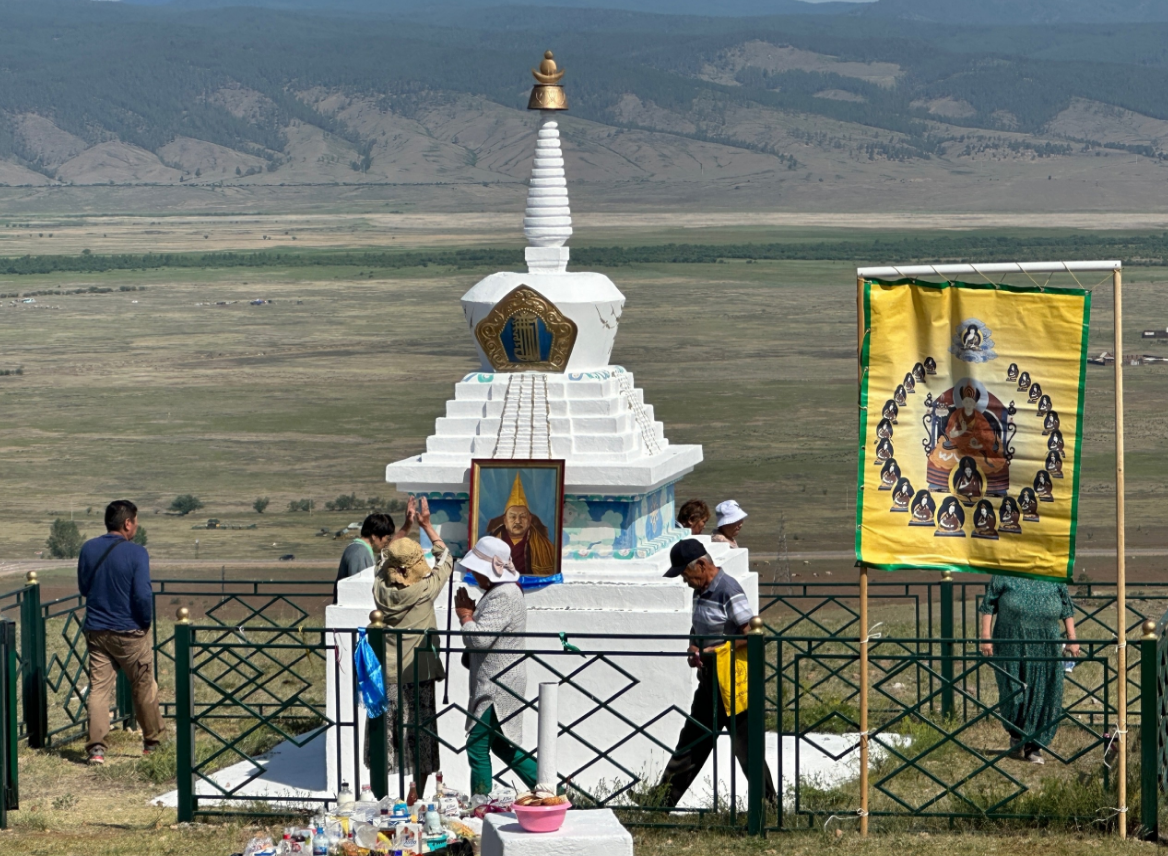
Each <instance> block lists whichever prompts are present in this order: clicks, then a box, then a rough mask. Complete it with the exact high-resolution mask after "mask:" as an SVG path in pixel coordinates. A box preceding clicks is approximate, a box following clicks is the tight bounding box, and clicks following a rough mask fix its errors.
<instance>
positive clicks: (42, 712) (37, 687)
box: [20, 571, 49, 749]
mask: <svg viewBox="0 0 1168 856" xmlns="http://www.w3.org/2000/svg"><path fill="white" fill-rule="evenodd" d="M26 580H27V585H26V586H25V589H24V598H23V600H21V602H20V654H21V659H22V660H23V661H24V677H23V681H22V685H23V691H24V731H25V734H27V735H28V746H29V748H30V749H44V748H45V743H46V742H47V741H48V734H49V686H48V675H47V672H48V666H47V663H46V657H45V614H44V612H43V611H42V610H41V587H40V585H39V584H38V583H37V575H36V571H29V572H28V576H27V577H26Z"/></svg>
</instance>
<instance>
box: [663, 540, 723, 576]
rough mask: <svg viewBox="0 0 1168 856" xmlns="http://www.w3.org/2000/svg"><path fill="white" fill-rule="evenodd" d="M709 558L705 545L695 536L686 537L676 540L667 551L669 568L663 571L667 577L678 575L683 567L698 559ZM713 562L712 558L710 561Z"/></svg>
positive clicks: (682, 571)
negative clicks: (682, 539)
mask: <svg viewBox="0 0 1168 856" xmlns="http://www.w3.org/2000/svg"><path fill="white" fill-rule="evenodd" d="M703 558H709V557H708V555H707V554H706V545H705V544H703V543H702V542H701V541H699V540H698V539H696V538H686V539H685V540H684V541H678V542H677V543H676V544H674V545H673V549H672V550H670V551H669V564H670V566H671V567H670V568H669V570H668V571H666V572H665V576H667V577H680V576H681V575H682V574H683V573H685V569H686V568H688V567H689V566H690V565H691V564H693V563H694V562H696V561H697V560H698V559H703ZM710 564H713V560H711V561H710Z"/></svg>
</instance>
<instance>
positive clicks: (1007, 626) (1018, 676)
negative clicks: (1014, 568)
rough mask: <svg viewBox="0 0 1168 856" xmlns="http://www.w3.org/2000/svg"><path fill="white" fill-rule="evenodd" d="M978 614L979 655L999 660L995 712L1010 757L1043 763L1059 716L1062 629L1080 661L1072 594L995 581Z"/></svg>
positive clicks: (1037, 583)
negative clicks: (1006, 737) (1007, 739)
mask: <svg viewBox="0 0 1168 856" xmlns="http://www.w3.org/2000/svg"><path fill="white" fill-rule="evenodd" d="M978 612H980V613H981V653H982V654H984V655H985V656H987V657H994V658H995V659H996V660H997V661H998V662H997V663H996V664H995V669H994V672H995V676H996V677H997V682H998V698H999V699H1000V702H999V711H1000V713H1001V716H1002V718H1003V719H1004V720H1005V727H1006V732H1007V733H1008V734H1009V735H1010V739H1011V741H1013V745H1012V746H1011V748H1010V757H1012V758H1017V759H1020V760H1024V761H1029V762H1030V763H1032V764H1042V763H1045V762H1044V761H1043V758H1042V747H1044V746H1050V744H1051V741H1053V740H1054V735H1055V733H1056V732H1057V731H1058V726H1059V719H1060V718H1061V717H1062V711H1063V677H1064V675H1065V673H1066V670H1065V667H1064V665H1063V663H1062V662H1060V661H1059V659H1058V658H1059V657H1060V656H1062V653H1061V651H1062V646H1063V644H1064V639H1063V634H1062V628H1061V627H1060V626H1059V625H1060V624H1062V625H1064V626H1065V627H1066V639H1065V644H1066V653H1067V654H1069V655H1070V656H1072V657H1078V656H1079V644H1078V643H1077V642H1076V641H1075V619H1074V613H1075V606H1074V604H1073V603H1072V602H1071V594H1070V592H1068V591H1067V587H1066V586H1065V585H1063V584H1061V583H1053V582H1047V581H1045V580H1034V579H1028V578H1025V577H1007V576H995V577H994V578H993V580H992V581H991V582H990V584H989V586H987V588H986V593H985V597H984V598H983V600H982V602H981V607H980V608H979V609H978ZM994 615H997V617H998V618H997V621H994ZM991 625H992V634H991Z"/></svg>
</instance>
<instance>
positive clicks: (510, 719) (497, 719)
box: [454, 536, 536, 794]
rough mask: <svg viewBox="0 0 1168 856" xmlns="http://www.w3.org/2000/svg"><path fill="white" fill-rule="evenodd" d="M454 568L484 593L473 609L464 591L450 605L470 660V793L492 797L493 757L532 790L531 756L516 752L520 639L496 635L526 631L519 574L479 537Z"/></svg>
mask: <svg viewBox="0 0 1168 856" xmlns="http://www.w3.org/2000/svg"><path fill="white" fill-rule="evenodd" d="M459 564H460V565H461V566H462V568H463V569H464V570H467V571H470V573H472V574H473V575H474V578H475V582H476V583H477V584H478V587H479V589H480V590H482V592H483V596H482V597H480V598H479V601H478V604H477V605H476V604H475V602H474V601H473V600H471V597H470V595H469V594H467V591H466V589H465V588H460V589H459V590H458V593H457V595H456V596H455V600H454V611H455V614H456V615H458V621H459V623H460V624H462V634H463V635H462V644H463V646H464V647H465V648H466V649H467V653H468V655H469V656H468V658H467V659H468V661H469V662H468V663H467V666H468V668H469V669H470V700H469V702H468V705H467V710H468V715H467V718H466V730H467V735H466V757H467V761H468V762H469V763H470V784H471V793H472V794H488V793H490V792H491V788H492V784H491V783H492V778H493V773H492V771H491V753H492V752H493V753H494V754H495V755H496V756H498V758H499V760H501V761H502V762H503V763H504V764H506V765H507V766H508V768H509V769H510V771H511V772H513V773H514V774H515V775H517V776H518V777H519V778H520V779H522V780H523V783H524V784H526V785H527V786H528V787H529V788H531V787H535V784H536V762H535V753H532V754H531V755H526V753H525V752H524V751H523V750H522V749H521V748H519V744H520V743H521V742H522V741H523V704H524V702H523V699H524V696H525V694H526V692H527V666H526V664H524V663H522V662H518V661H520V660H521V658H522V654H521V653H519V652H521V651H522V650H523V640H522V639H519V638H515V637H513V636H500V635H499V634H502V633H525V632H526V631H527V606H526V604H525V603H524V600H523V590H522V589H521V588H519V586H518V582H519V573H518V572H517V571H516V570H515V565H514V564H512V562H511V547H510V545H508V544H507V543H506V542H505V541H503V540H502V539H500V538H495V537H492V536H487V537H485V538H480V539H479V540H478V543H476V544H475V545H474V547H473V548H472V549H471V551H470V552H469V553H467V554H466V555H465V556H464V557H463V558H462V561H460V562H459ZM517 663H518V664H517ZM516 664H517V665H516ZM508 778H510V777H508Z"/></svg>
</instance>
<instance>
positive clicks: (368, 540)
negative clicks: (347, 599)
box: [333, 497, 416, 603]
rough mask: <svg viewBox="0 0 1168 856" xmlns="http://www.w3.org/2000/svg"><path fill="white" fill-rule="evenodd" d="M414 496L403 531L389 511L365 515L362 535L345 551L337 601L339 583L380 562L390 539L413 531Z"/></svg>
mask: <svg viewBox="0 0 1168 856" xmlns="http://www.w3.org/2000/svg"><path fill="white" fill-rule="evenodd" d="M415 513H416V512H415V506H414V498H413V497H410V502H409V505H408V506H407V507H406V521H405V523H403V524H402V528H401V531H396V530H397V527H396V526H395V525H394V522H393V518H392V517H390V516H389V515H388V514H384V513H383V512H380V511H377V512H374V513H373V514H370V515H369V516H368V517H366V518H365V522H364V523H362V524H361V537H360V538H354V539H353V542H352V543H351V544H349V546H348V547H346V548H345V552H343V553H341V564H340V566H339V567H338V568H337V579H336V582H334V583H333V603H336V602H337V583H339V582H340V581H341V580H343V579H345V578H347V577H355V576H357V574H359V573H361V572H362V571H364V570H366V569H368V568H372V567H374V566H375V565H376V564H377V557H378V556H380V555H381V551H382V550H384V549H385V548H386V547H387V546H388V545H389V542H390V541H396V540H397V539H398V538H404V537H405V536H406V535H408V534H409V532H410V527H411V525H412V524H413V522H414V516H415Z"/></svg>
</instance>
